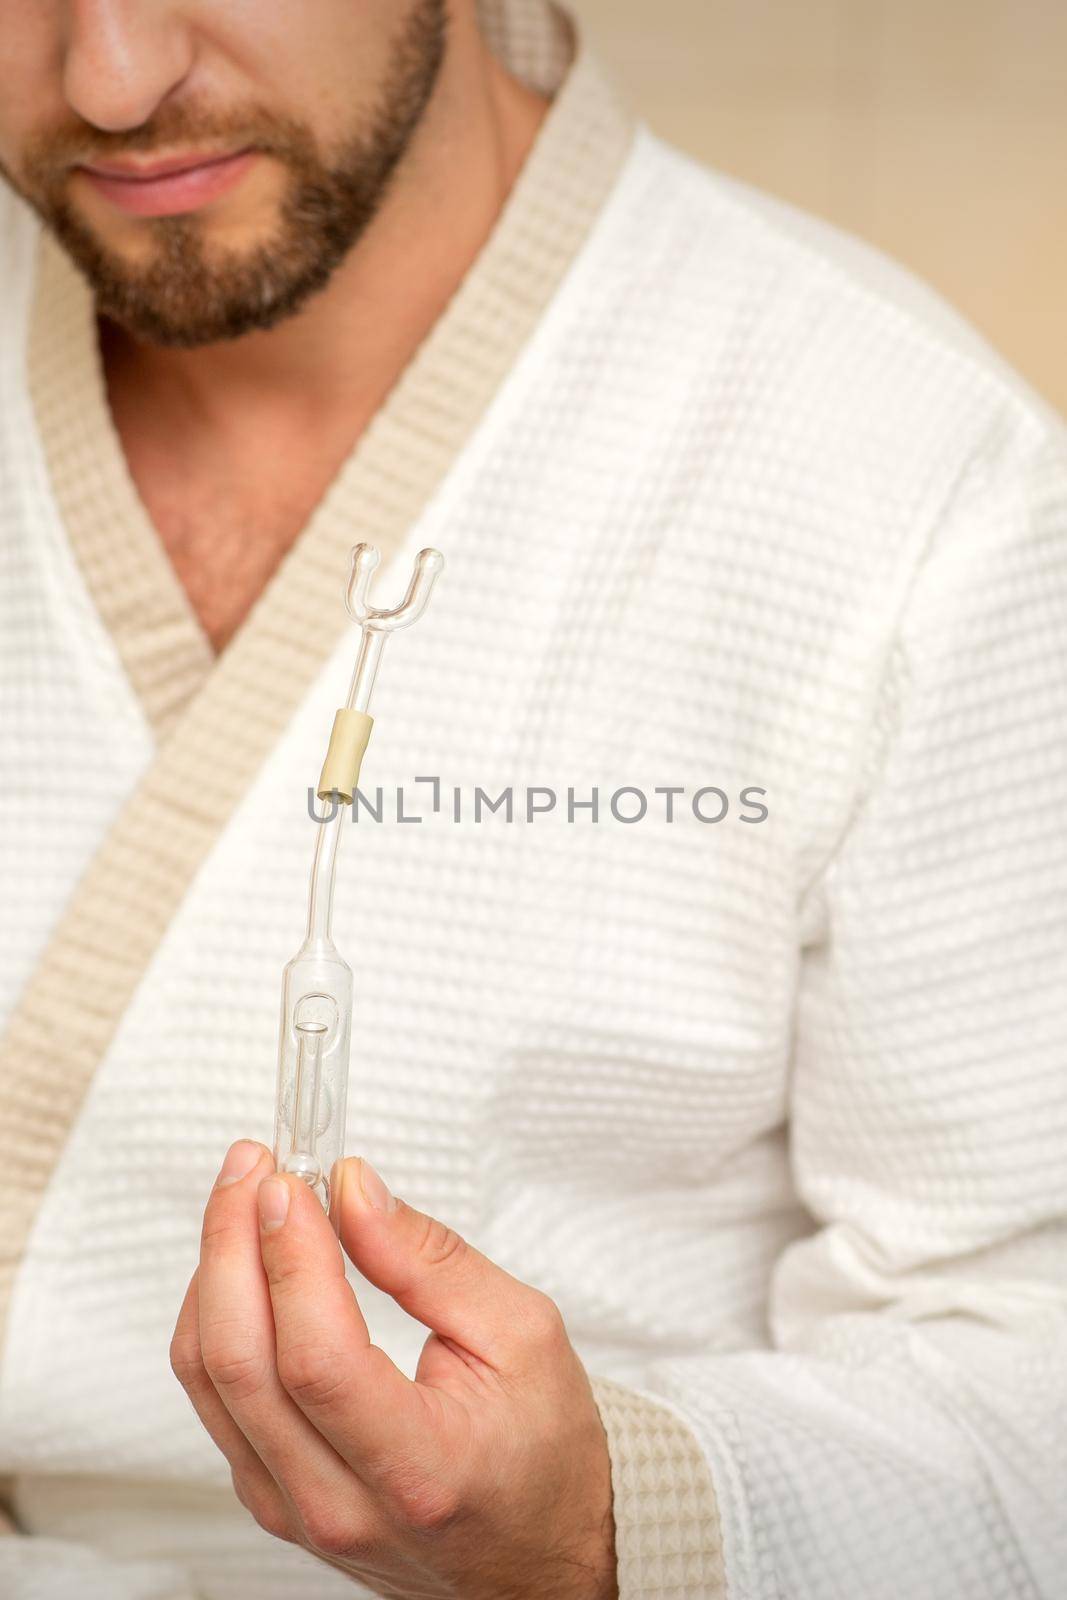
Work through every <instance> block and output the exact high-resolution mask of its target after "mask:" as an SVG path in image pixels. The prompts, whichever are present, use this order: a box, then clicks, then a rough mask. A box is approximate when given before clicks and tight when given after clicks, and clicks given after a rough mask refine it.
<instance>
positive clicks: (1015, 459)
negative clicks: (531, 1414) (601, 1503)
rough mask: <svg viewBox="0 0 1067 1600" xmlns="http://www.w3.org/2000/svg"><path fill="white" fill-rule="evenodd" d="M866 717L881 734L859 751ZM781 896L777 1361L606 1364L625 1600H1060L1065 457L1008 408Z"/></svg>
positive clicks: (1056, 436)
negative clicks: (792, 1186) (789, 941)
mask: <svg viewBox="0 0 1067 1600" xmlns="http://www.w3.org/2000/svg"><path fill="white" fill-rule="evenodd" d="M875 735H876V736H877V744H876V745H875V743H874V738H875ZM858 768H859V770H860V771H862V772H864V773H865V774H866V776H865V778H864V779H863V781H861V782H858V783H857V788H856V796H855V804H854V806H853V807H852V810H851V814H850V817H849V820H848V823H847V826H846V827H845V828H844V830H843V832H842V836H841V838H840V840H839V843H838V846H837V848H836V850H835V851H834V853H833V857H832V859H831V860H830V861H829V862H828V863H827V864H826V865H825V866H824V868H823V869H822V870H821V871H820V872H819V873H818V874H817V875H816V877H815V880H814V881H813V882H812V883H811V884H809V885H806V886H801V891H800V893H799V901H800V902H801V903H800V904H798V913H801V914H800V915H799V916H798V926H803V927H804V928H805V929H807V930H809V931H810V933H811V938H810V940H808V941H807V942H805V944H804V946H803V948H802V949H801V951H800V955H799V961H800V967H799V977H798V992H797V1003H796V1017H795V1032H794V1041H793V1050H792V1059H791V1061H790V1092H789V1120H790V1127H789V1138H790V1152H791V1162H792V1168H793V1174H794V1179H795V1183H796V1187H797V1190H798V1192H799V1195H800V1197H801V1199H802V1200H803V1202H804V1203H805V1205H806V1206H807V1208H808V1210H809V1211H810V1213H811V1216H812V1218H813V1220H814V1230H813V1232H812V1233H811V1234H810V1235H809V1236H808V1237H806V1238H804V1239H803V1240H800V1241H798V1242H796V1243H794V1244H793V1245H791V1246H790V1247H789V1248H788V1249H787V1250H786V1251H785V1252H784V1253H783V1255H782V1256H781V1258H780V1259H779V1260H778V1262H777V1263H776V1266H775V1270H774V1273H773V1277H772V1282H771V1286H770V1302H769V1313H768V1323H769V1337H768V1348H765V1349H758V1350H739V1351H737V1352H736V1353H734V1352H729V1353H725V1354H722V1353H714V1354H712V1353H709V1354H708V1355H707V1356H706V1357H701V1356H687V1357H684V1358H676V1359H663V1360H657V1361H653V1362H651V1363H650V1364H649V1366H648V1368H647V1371H646V1372H643V1373H642V1383H641V1386H640V1388H639V1389H634V1390H630V1389H625V1388H621V1387H620V1386H619V1385H618V1384H615V1383H611V1382H608V1381H606V1380H604V1379H599V1378H598V1379H596V1380H595V1382H594V1389H595V1392H596V1395H597V1399H598V1403H599V1405H600V1410H601V1415H602V1418H603V1421H604V1425H605V1429H606V1431H607V1435H608V1443H609V1449H610V1453H611V1457H612V1468H613V1482H614V1487H615V1517H616V1529H617V1534H616V1537H617V1546H618V1552H619V1585H620V1595H621V1600H667V1597H670V1600H682V1597H683V1596H684V1597H685V1600H720V1597H721V1596H723V1595H727V1596H729V1600H844V1597H849V1600H851V1597H853V1596H859V1595H862V1596H863V1597H864V1600H900V1597H901V1596H907V1597H908V1600H971V1597H973V1596H977V1595H982V1596H988V1597H990V1600H991V1597H993V1596H996V1597H997V1600H1059V1597H1062V1595H1063V1593H1064V1583H1065V1574H1067V1515H1065V1512H1064V1506H1065V1500H1064V1490H1065V1487H1067V1223H1065V1213H1067V446H1065V440H1064V436H1063V434H1062V433H1061V432H1060V431H1059V429H1058V425H1057V424H1056V423H1055V422H1054V421H1053V420H1052V419H1051V418H1048V419H1045V418H1042V417H1036V418H1035V416H1034V415H1033V412H1032V411H1031V410H1027V409H1025V408H1024V407H1023V406H1022V405H1021V404H1020V405H1019V407H1018V409H1017V410H1016V411H1014V412H1013V413H1012V414H1011V415H1010V416H1007V417H1003V416H1002V417H1001V418H1000V420H999V425H998V427H997V428H996V429H992V428H991V429H990V432H989V435H988V437H986V438H984V439H983V440H982V441H981V444H980V447H979V448H976V449H975V450H974V452H973V456H972V459H971V460H970V462H969V465H968V467H967V470H966V471H965V472H964V473H963V474H962V475H961V479H960V482H959V484H958V486H957V490H956V493H955V494H954V496H953V497H952V501H951V504H950V506H949V507H948V508H947V509H946V511H945V512H944V514H943V516H942V517H941V518H940V519H939V525H938V527H937V528H936V529H934V530H932V531H931V534H930V536H929V539H928V542H927V545H926V549H925V552H924V553H923V555H922V557H921V558H920V559H919V561H918V562H917V565H916V569H915V572H914V574H913V576H912V580H911V582H910V587H909V589H908V593H907V599H906V603H905V606H904V609H903V612H902V615H901V618H900V621H899V626H898V628H897V631H896V635H895V640H894V644H893V647H892V648H891V650H890V651H889V652H888V654H887V663H886V671H885V674H884V678H883V683H882V701H881V705H880V707H879V712H878V715H877V717H876V718H875V719H874V724H873V731H872V745H871V749H870V751H869V759H868V760H866V761H861V762H859V763H858Z"/></svg>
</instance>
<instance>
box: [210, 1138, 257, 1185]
mask: <svg viewBox="0 0 1067 1600" xmlns="http://www.w3.org/2000/svg"><path fill="white" fill-rule="evenodd" d="M262 1154H263V1150H262V1148H261V1146H260V1145H258V1144H253V1143H252V1141H251V1139H238V1141H237V1143H236V1144H231V1146H230V1148H229V1149H228V1150H227V1152H226V1159H225V1161H224V1162H223V1163H222V1166H221V1168H220V1169H219V1175H218V1177H217V1178H216V1179H215V1187H216V1188H217V1189H225V1187H226V1185H227V1184H228V1183H240V1181H241V1179H242V1178H247V1177H248V1174H249V1173H250V1172H251V1171H252V1168H253V1167H254V1166H255V1164H256V1162H257V1161H258V1160H259V1158H260V1156H261V1155H262Z"/></svg>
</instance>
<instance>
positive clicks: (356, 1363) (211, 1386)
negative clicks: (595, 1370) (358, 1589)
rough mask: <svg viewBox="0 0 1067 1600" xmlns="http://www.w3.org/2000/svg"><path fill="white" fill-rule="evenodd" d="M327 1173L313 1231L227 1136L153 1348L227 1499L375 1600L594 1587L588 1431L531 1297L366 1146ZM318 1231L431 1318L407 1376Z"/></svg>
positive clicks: (587, 1401)
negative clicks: (373, 1332) (387, 1179)
mask: <svg viewBox="0 0 1067 1600" xmlns="http://www.w3.org/2000/svg"><path fill="white" fill-rule="evenodd" d="M333 1178H334V1182H333V1201H332V1205H331V1218H332V1222H333V1227H331V1225H330V1222H329V1221H328V1220H327V1218H326V1217H325V1215H324V1214H323V1211H322V1208H321V1206H320V1205H319V1203H318V1201H317V1200H316V1198H315V1196H314V1195H313V1194H312V1193H311V1191H310V1190H309V1189H308V1188H306V1187H305V1185H304V1184H303V1183H302V1182H300V1180H299V1179H295V1178H289V1177H281V1176H279V1175H275V1174H274V1163H273V1160H272V1159H271V1156H270V1153H269V1151H267V1150H266V1149H265V1148H264V1147H263V1146H262V1145H258V1144H252V1143H250V1142H247V1141H241V1142H240V1143H238V1144H236V1145H234V1146H233V1147H232V1149H231V1150H230V1152H229V1154H228V1155H227V1157H226V1161H225V1163H224V1164H223V1168H222V1172H221V1173H220V1174H219V1178H218V1180H217V1182H216V1185H215V1188H214V1189H213V1190H212V1193H211V1197H210V1199H209V1200H208V1203H207V1209H206V1212H205V1214H204V1230H203V1237H202V1242H201V1250H200V1265H199V1268H198V1269H197V1271H196V1272H195V1273H194V1274H193V1279H192V1282H191V1283H190V1285H189V1290H188V1293H187V1294H186V1297H185V1301H184V1303H183V1305H182V1309H181V1312H180V1314H179V1317H178V1324H177V1327H176V1329H175V1331H174V1339H173V1343H172V1345H171V1363H172V1365H173V1367H174V1371H175V1373H176V1374H177V1376H178V1378H179V1379H180V1380H181V1382H182V1384H183V1385H184V1387H185V1389H186V1391H187V1392H188V1394H189V1397H190V1399H191V1400H192V1402H193V1405H194V1406H195V1407H196V1410H197V1413H198V1414H199V1416H200V1420H201V1421H202V1422H203V1424H204V1426H205V1428H206V1429H207V1431H208V1432H209V1433H210V1435H211V1437H212V1438H213V1439H214V1441H215V1443H216V1444H217V1445H218V1446H219V1449H220V1450H222V1452H223V1454H224V1455H225V1456H226V1457H227V1459H228V1461H229V1463H230V1468H231V1471H232V1474H233V1482H234V1488H235V1489H236V1492H237V1495H238V1498H239V1499H240V1500H241V1502H242V1503H243V1504H244V1505H245V1506H246V1507H247V1508H248V1510H249V1511H250V1512H251V1513H252V1515H253V1516H254V1517H255V1519H256V1521H257V1522H258V1523H259V1524H260V1525H261V1526H262V1527H264V1528H266V1529H267V1530H268V1531H269V1532H271V1533H273V1534H276V1535H277V1536H278V1537H279V1538H282V1539H287V1540H290V1541H292V1542H293V1543H296V1544H300V1545H303V1546H304V1547H305V1548H306V1549H308V1550H310V1551H312V1552H314V1554H316V1555H318V1556H321V1557H322V1558H323V1559H324V1560H326V1561H329V1562H330V1563H331V1565H333V1566H335V1567H339V1568H340V1569H341V1570H342V1571H344V1572H347V1573H350V1574H351V1575H352V1577H353V1578H358V1579H359V1580H360V1581H361V1582H362V1583H364V1584H366V1585H367V1586H368V1587H369V1588H371V1589H373V1590H375V1591H376V1592H377V1593H379V1594H381V1595H387V1596H393V1597H396V1600H456V1597H458V1596H462V1597H463V1600H526V1597H534V1596H536V1597H537V1600H615V1596H616V1595H617V1589H616V1583H615V1557H614V1549H613V1545H614V1530H613V1526H612V1516H611V1470H610V1463H609V1459H608V1451H607V1443H606V1440H605V1437H604V1432H603V1428H602V1426H601V1423H600V1417H599V1413H598V1411H597V1409H596V1405H595V1403H594V1400H593V1396H592V1391H591V1389H590V1386H589V1380H588V1378H587V1376H586V1374H585V1370H584V1369H583V1367H582V1365H581V1363H580V1361H579V1360H578V1357H577V1355H576V1354H575V1352H574V1349H573V1348H572V1346H571V1344H570V1341H569V1339H568V1338H567V1334H566V1331H565V1329H564V1326H563V1321H562V1318H561V1317H560V1314H559V1312H558V1310H557V1309H556V1307H555V1305H554V1304H553V1302H552V1301H551V1300H550V1299H548V1297H547V1296H546V1295H544V1294H542V1293H540V1292H539V1291H538V1290H536V1289H531V1288H530V1287H528V1285H526V1284H524V1283H520V1282H519V1281H518V1279H517V1278H513V1277H512V1276H511V1275H510V1274H509V1273H507V1272H505V1271H503V1269H502V1268H500V1267H497V1266H494V1264H493V1263H492V1262H491V1261H489V1260H488V1259H487V1258H486V1257H485V1256H483V1255H481V1254H479V1252H478V1251H477V1250H475V1249H474V1248H473V1247H472V1246H471V1245H469V1244H467V1243H466V1242H465V1241H464V1240H463V1239H461V1238H460V1237H459V1235H458V1234H456V1233H454V1232H453V1231H452V1229H450V1228H447V1227H445V1226H444V1224H443V1223H440V1222H436V1221H434V1220H433V1218H432V1217H427V1216H423V1215H422V1213H421V1212H418V1211H414V1210H412V1208H411V1207H410V1206H408V1205H405V1203H404V1202H403V1201H402V1200H395V1199H394V1198H393V1197H392V1196H391V1195H390V1194H389V1192H388V1190H387V1189H386V1188H385V1185H384V1184H383V1183H382V1180H381V1179H380V1178H379V1177H378V1175H377V1173H376V1172H375V1171H374V1169H373V1168H372V1167H371V1166H369V1164H368V1163H367V1162H365V1161H360V1160H358V1159H350V1160H347V1161H344V1162H340V1163H338V1166H337V1168H336V1169H335V1171H334V1175H333ZM335 1229H336V1234H335V1231H334V1230H335ZM338 1236H339V1237H340V1240H341V1243H342V1244H343V1245H344V1248H345V1250H346V1251H347V1253H348V1255H349V1256H350V1257H351V1258H352V1261H353V1262H354V1263H355V1265H356V1266H357V1267H358V1268H359V1270H360V1272H362V1273H363V1274H364V1276H365V1277H367V1278H368V1279H369V1280H370V1281H371V1282H372V1283H374V1284H376V1285H377V1286H378V1287H379V1288H380V1289H383V1290H384V1291H385V1292H386V1293H387V1294H391V1295H392V1296H393V1298H394V1299H395V1300H396V1301H397V1302H398V1304H399V1305H401V1306H403V1308H404V1310H405V1311H407V1312H409V1313H410V1314H411V1315H412V1316H413V1317H416V1318H418V1320H419V1321H420V1322H423V1323H425V1324H426V1326H427V1327H428V1328H430V1329H432V1330H433V1331H432V1332H431V1334H430V1337H429V1338H428V1339H427V1341H426V1345H425V1347H424V1349H423V1352H422V1356H421V1358H420V1361H419V1366H418V1372H417V1374H416V1378H415V1382H411V1380H410V1379H408V1378H406V1377H405V1376H404V1375H403V1373H401V1372H400V1371H399V1369H398V1368H397V1367H396V1366H394V1364H393V1362H392V1361H391V1360H390V1359H389V1357H388V1356H387V1355H386V1354H385V1352H384V1351H383V1350H381V1349H379V1348H378V1346H376V1345H373V1344H371V1342H370V1336H369V1334H368V1332H367V1325H366V1323H365V1322H364V1320H363V1315H362V1313H361V1311H360V1309H359V1305H358V1303H357V1301H356V1297H355V1295H354V1294H353V1292H352V1289H351V1287H350V1285H349V1284H348V1282H347V1280H346V1278H345V1275H344V1264H343V1259H342V1255H341V1250H340V1248H339V1246H338Z"/></svg>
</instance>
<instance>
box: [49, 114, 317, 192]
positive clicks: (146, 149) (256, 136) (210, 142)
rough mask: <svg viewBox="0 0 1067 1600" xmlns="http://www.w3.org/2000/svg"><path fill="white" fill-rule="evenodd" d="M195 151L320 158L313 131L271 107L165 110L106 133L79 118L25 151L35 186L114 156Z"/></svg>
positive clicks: (51, 131)
mask: <svg viewBox="0 0 1067 1600" xmlns="http://www.w3.org/2000/svg"><path fill="white" fill-rule="evenodd" d="M175 146H177V147H179V148H181V147H183V146H190V147H193V148H196V149H203V148H205V147H206V148H209V149H210V148H215V147H219V148H222V149H235V150H236V149H242V150H243V149H256V150H263V151H266V152H268V153H270V154H274V155H279V156H282V157H285V158H288V159H289V160H290V161H296V162H297V163H298V164H300V165H305V164H306V163H307V161H308V160H309V158H314V157H315V155H316V154H317V151H316V143H315V139H314V136H313V134H312V133H311V130H310V129H309V128H308V127H307V125H306V124H305V123H302V122H300V121H298V120H297V119H296V118H293V117H288V116H285V115H284V114H282V113H279V112H277V111H273V110H271V109H269V108H268V107H266V106H259V105H249V106H241V107H228V108H221V107H214V108H211V107H206V106H204V107H201V106H197V105H192V104H186V103H184V102H182V103H175V104H174V105H167V106H161V107H160V108H159V110H158V111H156V112H154V113H153V115H152V116H151V117H150V118H149V119H148V120H147V121H146V122H143V123H141V124H140V125H139V126H138V127H136V128H128V129H119V130H111V129H102V128H96V127H94V126H93V125H92V123H90V122H86V121H84V119H82V118H80V117H69V118H66V119H64V120H63V121H62V122H57V123H55V124H53V125H52V126H51V127H48V128H39V129H38V130H37V131H36V132H35V133H34V134H33V135H32V136H31V137H30V138H29V139H28V140H27V143H26V145H25V147H24V150H23V156H22V168H23V172H24V174H25V175H26V177H27V178H28V179H29V180H30V181H31V182H32V183H34V184H47V183H49V182H54V181H55V180H56V178H57V177H60V176H61V175H62V174H63V173H65V172H66V171H67V170H68V169H69V168H71V167H75V166H81V165H85V164H88V163H91V162H93V161H95V160H106V159H107V158H108V157H109V156H119V155H127V154H146V153H151V152H152V151H156V150H158V151H166V150H170V149H173V148H174V147H175Z"/></svg>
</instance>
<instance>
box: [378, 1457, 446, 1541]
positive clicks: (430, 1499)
mask: <svg viewBox="0 0 1067 1600" xmlns="http://www.w3.org/2000/svg"><path fill="white" fill-rule="evenodd" d="M388 1495H389V1501H390V1504H391V1507H392V1511H393V1515H394V1516H395V1517H396V1518H398V1519H399V1521H400V1522H402V1523H403V1525H404V1526H405V1527H407V1528H408V1529H409V1530H410V1531H411V1532H413V1533H417V1534H421V1535H423V1537H426V1538H430V1537H434V1536H437V1537H439V1536H440V1535H441V1534H443V1533H446V1532H448V1530H449V1529H450V1528H453V1527H455V1526H456V1524H457V1523H458V1522H460V1521H462V1519H463V1517H464V1515H465V1510H464V1504H463V1497H462V1495H461V1494H460V1492H459V1489H458V1487H457V1486H456V1485H455V1484H452V1483H447V1482H443V1481H442V1480H441V1479H440V1478H439V1477H437V1476H430V1475H429V1474H427V1473H425V1472H406V1473H400V1474H397V1475H396V1476H394V1478H393V1480H392V1482H391V1483H390V1485H389V1490H388Z"/></svg>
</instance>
